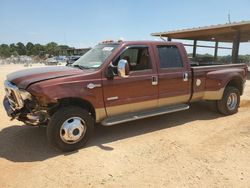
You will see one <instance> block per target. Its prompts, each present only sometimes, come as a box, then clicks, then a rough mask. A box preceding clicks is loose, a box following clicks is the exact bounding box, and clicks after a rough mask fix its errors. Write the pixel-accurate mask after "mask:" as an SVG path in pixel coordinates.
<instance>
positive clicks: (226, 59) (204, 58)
mask: <svg viewBox="0 0 250 188" xmlns="http://www.w3.org/2000/svg"><path fill="white" fill-rule="evenodd" d="M188 57H192V54H188ZM191 61H195V62H213V61H214V56H213V55H211V54H196V57H195V58H191ZM216 62H218V63H223V64H227V63H230V62H232V56H231V55H227V56H218V57H217V60H216ZM238 62H239V63H250V55H239V57H238Z"/></svg>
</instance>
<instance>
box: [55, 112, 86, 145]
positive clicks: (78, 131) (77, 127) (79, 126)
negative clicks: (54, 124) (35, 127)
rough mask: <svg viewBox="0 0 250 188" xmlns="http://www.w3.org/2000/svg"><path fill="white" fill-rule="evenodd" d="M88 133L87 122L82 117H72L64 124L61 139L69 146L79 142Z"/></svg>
mask: <svg viewBox="0 0 250 188" xmlns="http://www.w3.org/2000/svg"><path fill="white" fill-rule="evenodd" d="M85 133H86V124H85V121H84V120H83V119H82V118H80V117H72V118H69V119H67V120H66V121H64V122H63V124H62V126H61V129H60V137H61V139H62V141H63V142H65V143H67V144H75V143H77V142H79V141H80V140H81V139H82V138H83V137H84V135H85Z"/></svg>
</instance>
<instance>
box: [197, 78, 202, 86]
mask: <svg viewBox="0 0 250 188" xmlns="http://www.w3.org/2000/svg"><path fill="white" fill-rule="evenodd" d="M200 85H201V80H200V79H197V80H196V86H198V87H199V86H200Z"/></svg>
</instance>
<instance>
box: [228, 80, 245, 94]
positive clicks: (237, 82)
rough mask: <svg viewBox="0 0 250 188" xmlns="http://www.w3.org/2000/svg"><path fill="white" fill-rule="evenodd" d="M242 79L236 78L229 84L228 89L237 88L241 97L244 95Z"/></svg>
mask: <svg viewBox="0 0 250 188" xmlns="http://www.w3.org/2000/svg"><path fill="white" fill-rule="evenodd" d="M242 82H243V81H242V79H240V78H234V79H232V80H230V82H228V84H227V87H228V86H231V87H235V88H237V89H238V90H239V91H240V95H242V94H243V84H242Z"/></svg>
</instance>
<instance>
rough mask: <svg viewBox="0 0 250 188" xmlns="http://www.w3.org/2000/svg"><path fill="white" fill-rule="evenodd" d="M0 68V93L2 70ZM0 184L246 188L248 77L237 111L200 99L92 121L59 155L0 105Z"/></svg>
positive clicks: (40, 132)
mask: <svg viewBox="0 0 250 188" xmlns="http://www.w3.org/2000/svg"><path fill="white" fill-rule="evenodd" d="M23 68H24V67H23V66H22V65H2V66H0V83H1V84H0V98H1V100H2V99H3V97H4V88H3V81H4V80H5V77H6V75H7V74H8V73H10V72H13V71H15V70H20V69H23ZM0 118H1V119H0V170H1V174H0V187H59V186H60V187H81V188H82V187H87V186H89V187H101V186H104V187H150V186H151V187H199V188H200V187H227V188H228V187H237V188H239V187H250V81H247V84H246V88H245V93H244V95H243V96H242V103H241V107H240V109H239V113H237V114H235V115H232V116H228V117H223V116H221V115H219V114H217V113H215V112H213V111H211V110H209V108H208V107H207V105H206V104H204V103H195V104H192V106H191V109H190V110H188V111H183V112H178V113H173V114H168V115H164V116H159V117H153V118H148V119H144V120H139V121H135V122H130V123H124V124H121V125H116V126H113V127H101V126H97V128H96V131H95V135H94V136H93V138H92V139H91V140H90V142H89V144H88V145H87V147H86V148H83V149H81V150H79V151H77V152H73V153H67V154H62V153H60V152H57V151H55V150H54V149H53V148H51V147H50V146H49V145H48V143H47V140H46V128H44V127H28V126H20V125H22V123H20V122H18V121H16V120H14V121H10V119H9V118H8V117H7V115H6V114H5V111H4V109H3V107H2V106H1V108H0Z"/></svg>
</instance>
